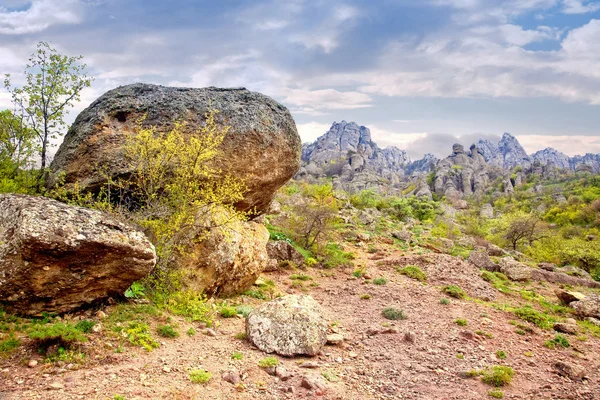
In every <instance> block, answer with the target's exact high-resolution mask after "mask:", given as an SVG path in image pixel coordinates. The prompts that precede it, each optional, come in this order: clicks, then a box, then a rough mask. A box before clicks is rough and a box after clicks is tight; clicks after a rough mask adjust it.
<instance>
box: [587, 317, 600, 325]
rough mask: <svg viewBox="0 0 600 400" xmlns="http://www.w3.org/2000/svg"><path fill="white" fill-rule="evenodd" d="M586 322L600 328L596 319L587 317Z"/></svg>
mask: <svg viewBox="0 0 600 400" xmlns="http://www.w3.org/2000/svg"><path fill="white" fill-rule="evenodd" d="M586 320H587V321H589V322H591V323H592V324H594V325H596V326H600V319H598V318H594V317H587V318H586Z"/></svg>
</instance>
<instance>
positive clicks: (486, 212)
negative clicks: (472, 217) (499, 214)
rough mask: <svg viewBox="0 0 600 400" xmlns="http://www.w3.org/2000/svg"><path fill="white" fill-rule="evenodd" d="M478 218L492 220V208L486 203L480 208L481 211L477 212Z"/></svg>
mask: <svg viewBox="0 0 600 400" xmlns="http://www.w3.org/2000/svg"><path fill="white" fill-rule="evenodd" d="M479 216H480V217H481V218H487V219H491V218H494V207H492V205H491V204H489V203H486V204H484V205H482V206H481V211H480V212H479Z"/></svg>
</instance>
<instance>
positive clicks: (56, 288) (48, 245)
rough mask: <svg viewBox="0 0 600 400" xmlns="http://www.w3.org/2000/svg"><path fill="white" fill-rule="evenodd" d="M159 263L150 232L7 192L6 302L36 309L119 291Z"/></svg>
mask: <svg viewBox="0 0 600 400" xmlns="http://www.w3.org/2000/svg"><path fill="white" fill-rule="evenodd" d="M155 263H156V254H155V252H154V246H152V243H150V241H149V240H148V239H147V238H146V236H144V234H143V233H142V232H140V231H138V230H137V229H135V228H134V227H132V226H129V225H126V224H124V223H122V222H120V221H118V220H116V219H114V218H112V217H111V216H109V215H106V214H104V213H101V212H99V211H95V210H89V209H86V208H81V207H74V206H69V205H66V204H63V203H60V202H58V201H55V200H51V199H48V198H44V197H33V196H22V195H7V194H2V195H0V303H2V304H3V306H4V307H5V308H6V309H7V310H9V311H12V312H16V313H19V314H23V315H31V316H37V315H41V314H42V313H43V312H56V313H64V312H67V311H71V310H73V309H76V308H79V307H81V306H84V305H87V304H90V303H93V302H95V301H97V300H100V299H103V298H107V297H109V296H114V295H120V294H123V293H124V292H125V290H127V288H128V287H129V286H130V285H131V283H132V282H134V281H136V280H138V279H141V278H143V277H144V276H146V275H147V274H148V273H149V272H150V271H151V270H152V269H153V268H154V265H155Z"/></svg>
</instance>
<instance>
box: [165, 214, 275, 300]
mask: <svg viewBox="0 0 600 400" xmlns="http://www.w3.org/2000/svg"><path fill="white" fill-rule="evenodd" d="M216 213H218V212H216ZM199 220H200V218H199ZM198 225H199V226H198V227H197V229H195V230H194V231H193V232H192V233H191V234H190V237H189V238H188V240H187V241H186V242H187V243H188V244H187V245H186V246H185V247H184V248H183V249H182V250H181V252H180V253H179V254H178V255H176V256H175V259H174V265H175V268H179V269H180V270H182V272H183V278H182V284H183V286H184V288H186V289H191V290H194V291H196V292H198V293H206V294H208V295H217V296H232V295H235V294H239V293H242V292H243V291H245V290H246V289H248V288H249V287H250V286H252V284H253V283H254V282H255V281H256V280H257V279H258V277H259V275H260V273H261V272H262V271H263V270H264V269H265V267H266V266H267V265H268V262H269V257H268V255H267V250H266V246H267V241H268V240H269V231H268V230H267V228H266V227H265V226H264V225H263V224H260V223H257V222H254V221H248V222H245V221H232V222H230V223H228V224H227V225H225V226H222V227H217V228H213V229H211V230H210V231H209V232H208V234H207V233H206V231H205V228H204V227H203V226H202V223H199V224H198Z"/></svg>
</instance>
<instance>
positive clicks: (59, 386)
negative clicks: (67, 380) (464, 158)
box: [48, 382, 65, 390]
mask: <svg viewBox="0 0 600 400" xmlns="http://www.w3.org/2000/svg"><path fill="white" fill-rule="evenodd" d="M64 387H65V385H63V384H62V383H60V382H52V383H51V384H50V385H48V388H49V389H52V390H60V389H64Z"/></svg>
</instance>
